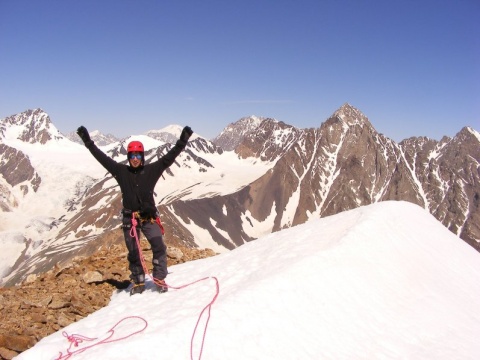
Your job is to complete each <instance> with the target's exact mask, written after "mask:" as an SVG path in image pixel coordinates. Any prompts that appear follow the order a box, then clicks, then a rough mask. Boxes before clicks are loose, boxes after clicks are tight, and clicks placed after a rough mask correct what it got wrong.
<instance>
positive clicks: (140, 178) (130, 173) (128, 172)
mask: <svg viewBox="0 0 480 360" xmlns="http://www.w3.org/2000/svg"><path fill="white" fill-rule="evenodd" d="M186 145H187V144H186V143H185V142H183V141H181V140H178V141H177V143H176V145H175V146H174V147H173V148H172V149H171V150H170V151H169V152H168V153H167V154H165V155H164V156H162V157H161V158H160V159H159V160H157V161H155V162H152V163H150V164H147V165H144V166H140V167H138V168H132V167H131V166H129V165H124V164H120V163H118V162H116V161H115V160H113V159H112V158H110V157H108V156H107V155H106V154H105V153H104V152H103V151H101V150H100V149H99V148H98V147H97V146H96V145H95V144H94V143H93V142H92V143H91V144H89V146H87V148H88V149H89V150H90V152H91V153H92V155H93V156H94V157H95V159H97V160H98V162H99V163H100V164H102V166H103V167H104V168H105V169H107V171H108V172H109V173H110V174H112V175H113V177H114V178H115V179H116V180H117V182H118V185H120V190H121V191H122V204H123V207H124V208H125V209H128V210H131V211H140V212H146V213H150V214H151V215H153V214H152V211H153V212H155V211H156V206H155V200H154V199H153V190H154V188H155V184H156V183H157V181H158V179H159V178H160V176H161V175H162V173H163V171H164V170H165V169H167V168H168V167H170V165H172V164H173V162H174V161H175V158H176V157H177V156H178V155H179V154H180V153H181V152H182V150H183V149H184V148H185V146H186Z"/></svg>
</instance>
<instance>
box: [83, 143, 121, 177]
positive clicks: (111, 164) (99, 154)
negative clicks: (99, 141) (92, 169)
mask: <svg viewBox="0 0 480 360" xmlns="http://www.w3.org/2000/svg"><path fill="white" fill-rule="evenodd" d="M87 148H88V150H90V153H91V154H92V155H93V157H94V158H95V159H97V161H98V162H99V163H100V164H101V165H102V166H103V167H104V168H105V169H107V171H108V172H109V173H110V174H112V175H115V174H116V168H117V167H118V165H119V164H118V163H117V162H116V161H115V160H113V159H112V158H110V157H109V156H107V155H106V154H105V153H104V152H103V151H102V150H100V149H99V148H98V147H97V145H95V144H94V143H93V142H92V144H89V146H87Z"/></svg>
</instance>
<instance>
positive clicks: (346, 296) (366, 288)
mask: <svg viewBox="0 0 480 360" xmlns="http://www.w3.org/2000/svg"><path fill="white" fill-rule="evenodd" d="M169 270H170V272H171V273H170V275H169V277H168V278H167V281H168V283H169V285H170V286H173V287H177V288H179V287H182V286H184V285H187V284H190V283H192V282H194V281H196V280H199V279H202V278H205V277H206V278H207V279H206V280H203V281H199V282H197V283H194V284H192V285H188V286H186V287H183V288H182V289H179V290H176V289H171V290H170V291H169V292H168V293H166V294H162V295H160V294H158V293H155V292H153V291H151V290H147V291H145V292H144V293H143V294H142V295H135V296H132V297H130V296H129V295H128V294H127V293H126V292H125V291H123V292H118V293H114V294H113V296H112V301H111V303H110V304H109V306H107V307H105V308H103V309H101V310H99V311H97V312H96V313H94V314H92V315H90V316H88V317H87V318H85V319H83V320H81V321H79V322H77V323H74V324H72V325H70V326H68V327H67V328H65V329H64V330H63V331H65V333H64V334H62V331H58V332H57V333H55V334H52V335H50V336H48V337H47V338H44V339H43V340H41V341H40V342H39V343H38V344H37V345H36V346H34V347H33V348H32V349H30V350H28V351H26V352H24V353H22V354H20V355H19V356H18V357H17V359H18V360H25V359H35V360H37V359H55V358H58V357H59V354H60V352H61V353H62V354H63V355H64V356H65V355H66V354H67V353H66V350H67V348H68V346H69V343H68V341H67V338H66V337H65V336H64V335H74V334H76V335H82V336H86V337H89V338H96V339H94V340H90V341H87V340H86V339H84V341H83V342H81V343H80V344H79V346H78V347H72V351H76V352H78V353H76V354H75V356H73V358H75V359H100V358H103V359H132V358H135V359H188V358H192V359H199V358H200V357H201V358H203V359H218V360H220V359H221V360H224V359H335V360H338V359H349V360H350V359H368V360H371V359H437V360H438V359H445V360H451V359H471V360H474V359H479V358H480V342H479V341H478V335H479V334H480V314H479V313H478V309H479V308H480V282H479V281H478V279H479V278H480V254H479V253H478V252H476V251H475V250H474V249H473V248H471V247H470V246H469V245H467V244H466V243H464V242H461V241H458V238H457V237H456V236H455V235H454V234H452V233H451V232H449V231H448V230H447V229H446V228H445V227H444V226H443V225H441V224H440V223H439V222H438V221H437V220H435V218H434V217H433V216H432V215H430V214H429V213H428V212H427V211H425V210H424V209H422V208H420V207H418V206H416V205H413V204H411V203H407V202H381V203H376V204H373V205H369V206H366V207H360V208H357V209H355V210H351V211H347V212H343V213H340V214H338V215H335V216H331V217H327V218H322V219H317V220H313V221H310V222H308V223H305V224H303V225H299V226H296V227H293V228H289V229H286V230H283V231H281V232H277V233H273V234H270V235H268V236H266V237H263V238H261V239H258V240H256V241H253V242H250V243H247V244H245V245H243V246H241V247H239V248H237V249H235V250H233V251H231V252H228V253H224V254H221V255H218V256H216V257H213V258H208V259H203V260H197V261H194V262H189V263H185V264H182V265H177V266H174V267H171V268H170V269H169ZM214 277H215V278H216V279H218V282H219V288H220V291H219V293H218V298H217V299H216V301H215V302H214V303H213V305H212V307H211V309H210V308H208V307H207V308H205V307H206V306H207V305H208V304H209V303H211V302H212V301H213V300H214V297H215V295H216V284H215V281H214ZM148 285H149V286H151V285H152V284H151V283H149V284H148ZM204 308H205V309H206V310H205V311H204V312H203V313H202V309H204ZM209 309H210V310H211V313H210V315H211V317H210V321H209V323H208V327H207V323H206V321H207V319H208V314H209ZM198 319H200V324H199V326H198V328H197V332H196V333H195V334H194V328H195V324H196V322H197V320H198ZM205 329H206V334H205V342H204V344H203V347H202V336H203V333H204V330H205ZM107 338H108V340H107V341H105V340H106V339H107ZM102 340H103V342H102ZM191 343H193V346H191ZM82 349H83V350H84V351H83V352H81V350H82ZM202 351H203V352H202ZM191 352H192V354H191ZM64 358H66V357H64Z"/></svg>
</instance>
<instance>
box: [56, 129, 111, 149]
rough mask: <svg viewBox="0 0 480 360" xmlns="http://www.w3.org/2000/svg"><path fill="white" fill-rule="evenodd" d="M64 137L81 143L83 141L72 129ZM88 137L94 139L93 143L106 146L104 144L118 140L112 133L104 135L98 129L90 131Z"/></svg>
mask: <svg viewBox="0 0 480 360" xmlns="http://www.w3.org/2000/svg"><path fill="white" fill-rule="evenodd" d="M65 137H66V138H67V139H68V140H70V141H73V142H75V143H77V144H80V145H83V142H82V140H81V139H80V137H79V136H78V134H77V132H76V131H72V132H70V133H68V134H66V135H65ZM90 138H91V139H92V140H93V141H95V144H97V145H98V146H106V145H110V144H112V143H115V142H118V141H120V139H118V138H117V137H115V136H114V135H112V134H107V135H104V134H102V133H101V132H100V131H99V130H93V131H90Z"/></svg>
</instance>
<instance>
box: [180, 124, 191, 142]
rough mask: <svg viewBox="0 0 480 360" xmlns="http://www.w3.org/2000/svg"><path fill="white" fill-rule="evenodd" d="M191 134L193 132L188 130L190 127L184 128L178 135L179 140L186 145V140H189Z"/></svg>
mask: <svg viewBox="0 0 480 360" xmlns="http://www.w3.org/2000/svg"><path fill="white" fill-rule="evenodd" d="M192 134H193V130H192V129H191V128H190V126H185V127H184V128H183V130H182V133H181V134H180V140H181V141H183V142H184V143H187V142H188V139H190V136H192Z"/></svg>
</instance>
